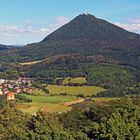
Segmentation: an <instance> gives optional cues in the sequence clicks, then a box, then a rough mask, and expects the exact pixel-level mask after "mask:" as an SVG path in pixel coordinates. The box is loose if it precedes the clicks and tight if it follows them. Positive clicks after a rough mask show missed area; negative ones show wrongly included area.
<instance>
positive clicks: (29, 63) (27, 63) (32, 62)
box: [20, 61, 41, 66]
mask: <svg viewBox="0 0 140 140" xmlns="http://www.w3.org/2000/svg"><path fill="white" fill-rule="evenodd" d="M40 62H41V61H31V62H24V63H20V64H21V65H23V66H24V65H33V64H37V63H40Z"/></svg>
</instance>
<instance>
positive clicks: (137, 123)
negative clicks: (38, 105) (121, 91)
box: [0, 97, 140, 140]
mask: <svg viewBox="0 0 140 140" xmlns="http://www.w3.org/2000/svg"><path fill="white" fill-rule="evenodd" d="M2 101H3V102H1V105H0V108H1V109H0V139H2V140H93V139H94V140H107V139H110V140H111V139H115V140H117V139H118V140H126V139H127V140H132V139H133V140H134V139H135V140H139V139H140V98H139V97H131V98H129V97H128V98H122V99H116V100H115V101H108V102H96V101H94V100H93V101H92V100H86V101H85V102H83V103H80V104H77V105H74V106H73V109H72V110H71V111H69V112H67V113H63V114H57V113H55V114H46V113H45V112H43V111H42V110H40V111H38V112H37V113H36V115H33V116H31V115H30V114H23V113H22V112H20V111H19V110H17V109H16V108H15V103H14V102H8V103H7V102H6V101H5V102H4V100H2Z"/></svg>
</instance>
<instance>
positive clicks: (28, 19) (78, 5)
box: [0, 0, 140, 45]
mask: <svg viewBox="0 0 140 140" xmlns="http://www.w3.org/2000/svg"><path fill="white" fill-rule="evenodd" d="M82 13H89V14H92V15H95V16H96V17H98V18H102V19H105V20H108V21H110V22H112V23H114V24H116V25H118V26H120V27H122V28H124V29H126V30H129V31H132V32H136V33H140V0H0V44H7V45H15V44H28V43H33V42H38V41H41V40H42V39H43V38H45V37H46V36H47V35H48V34H50V33H52V32H53V31H54V30H56V29H58V28H59V27H61V26H62V25H64V24H66V23H68V22H69V21H70V20H72V19H73V18H75V17H76V16H78V15H79V14H82Z"/></svg>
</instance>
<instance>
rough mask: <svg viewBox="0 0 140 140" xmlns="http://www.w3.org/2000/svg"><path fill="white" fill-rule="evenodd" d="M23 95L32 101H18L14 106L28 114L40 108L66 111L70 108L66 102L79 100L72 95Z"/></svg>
mask: <svg viewBox="0 0 140 140" xmlns="http://www.w3.org/2000/svg"><path fill="white" fill-rule="evenodd" d="M25 96H26V97H27V98H29V99H32V102H31V103H18V104H17V105H16V107H17V108H18V109H20V110H21V111H23V112H24V113H30V114H35V113H36V112H37V111H38V110H39V109H42V110H44V111H45V112H59V113H61V112H66V111H69V110H71V107H70V106H68V105H66V104H70V103H71V102H72V103H73V102H79V99H77V98H76V97H72V96H65V97H64V96H34V95H25ZM81 101H83V100H81Z"/></svg>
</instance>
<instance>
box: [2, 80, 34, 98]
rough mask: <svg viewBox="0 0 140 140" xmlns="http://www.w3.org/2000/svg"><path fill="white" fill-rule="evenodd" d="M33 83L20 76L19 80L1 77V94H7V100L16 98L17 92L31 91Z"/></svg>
mask: <svg viewBox="0 0 140 140" xmlns="http://www.w3.org/2000/svg"><path fill="white" fill-rule="evenodd" d="M31 91H32V84H31V81H30V80H29V79H25V78H18V79H17V80H5V79H0V95H4V96H6V99H7V100H14V99H15V94H21V93H31Z"/></svg>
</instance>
